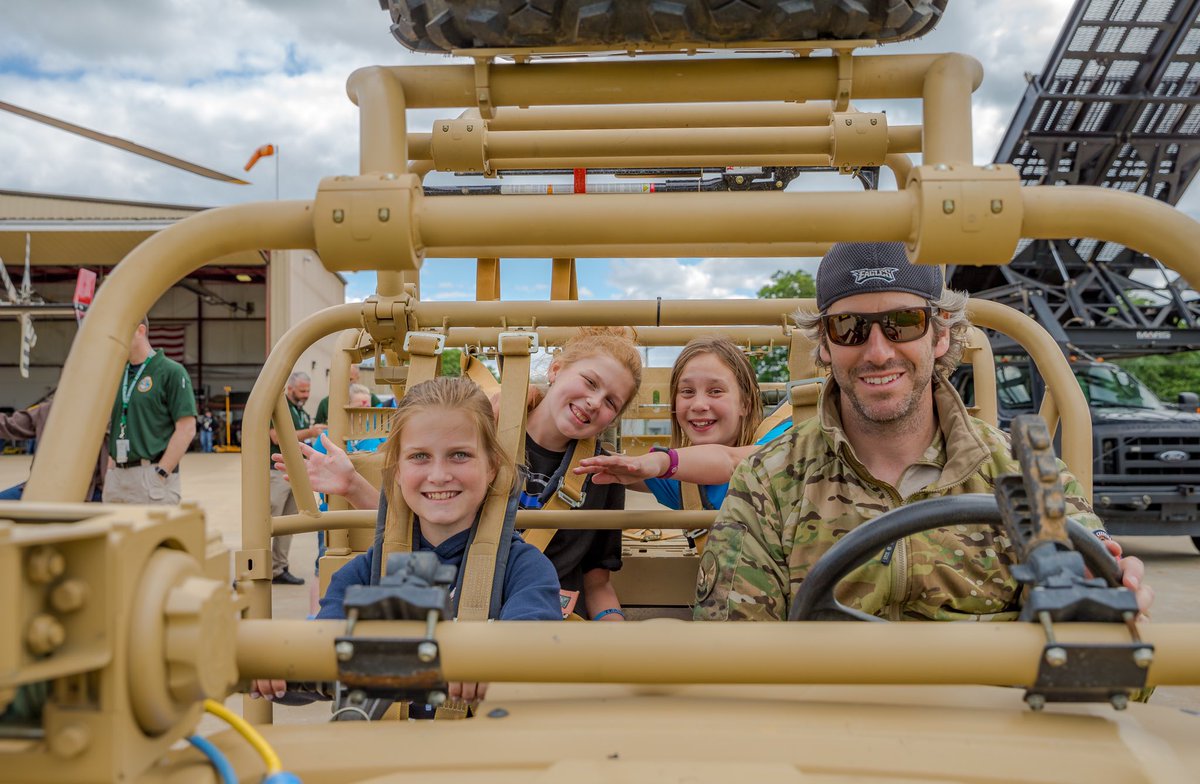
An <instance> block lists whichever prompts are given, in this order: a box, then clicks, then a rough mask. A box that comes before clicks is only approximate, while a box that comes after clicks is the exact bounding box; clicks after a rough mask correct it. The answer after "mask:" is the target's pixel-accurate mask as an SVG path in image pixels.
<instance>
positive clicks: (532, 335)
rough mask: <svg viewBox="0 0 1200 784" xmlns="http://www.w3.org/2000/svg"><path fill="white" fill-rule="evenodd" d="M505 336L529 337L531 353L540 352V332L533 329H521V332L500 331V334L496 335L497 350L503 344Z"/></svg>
mask: <svg viewBox="0 0 1200 784" xmlns="http://www.w3.org/2000/svg"><path fill="white" fill-rule="evenodd" d="M505 338H529V353H530V354H536V353H538V348H539V347H540V343H539V341H538V333H536V332H534V331H533V330H521V331H519V332H511V331H510V332H501V333H499V334H498V335H496V349H497V351H499V350H500V347H501V344H502V343H504V339H505ZM500 353H504V352H503V351H501V352H500Z"/></svg>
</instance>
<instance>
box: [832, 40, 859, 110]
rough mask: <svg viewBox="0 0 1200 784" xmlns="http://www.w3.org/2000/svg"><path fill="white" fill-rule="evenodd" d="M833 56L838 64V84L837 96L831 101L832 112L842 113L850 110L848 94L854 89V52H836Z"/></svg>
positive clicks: (849, 50)
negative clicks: (835, 56)
mask: <svg viewBox="0 0 1200 784" xmlns="http://www.w3.org/2000/svg"><path fill="white" fill-rule="evenodd" d="M835 54H836V55H837V64H838V83H837V95H836V96H834V99H833V110H834V111H835V112H844V111H846V110H847V109H849V108H850V92H851V90H852V89H853V88H854V50H853V49H842V50H837V51H836V52H835Z"/></svg>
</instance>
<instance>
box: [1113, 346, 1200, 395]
mask: <svg viewBox="0 0 1200 784" xmlns="http://www.w3.org/2000/svg"><path fill="white" fill-rule="evenodd" d="M1116 364H1118V365H1120V366H1121V367H1123V368H1125V369H1126V370H1128V371H1129V372H1130V373H1133V375H1135V376H1137V377H1138V378H1140V379H1141V380H1142V382H1143V383H1145V385H1146V386H1148V387H1150V389H1151V390H1152V391H1153V392H1154V394H1156V395H1158V396H1159V397H1160V398H1162V399H1163V401H1164V402H1166V403H1174V402H1175V400H1176V398H1177V397H1178V395H1179V393H1180V392H1200V351H1184V352H1181V353H1178V354H1153V355H1150V356H1145V357H1135V358H1133V359H1121V360H1118V361H1117V363H1116Z"/></svg>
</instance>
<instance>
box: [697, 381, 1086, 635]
mask: <svg viewBox="0 0 1200 784" xmlns="http://www.w3.org/2000/svg"><path fill="white" fill-rule="evenodd" d="M836 393H837V387H836V386H835V385H834V384H833V382H832V381H831V382H830V383H829V384H828V385H827V388H826V389H825V390H824V393H823V396H822V399H821V402H820V406H819V409H818V410H819V412H820V413H819V415H818V416H816V417H813V418H812V419H810V420H809V421H807V422H804V423H802V424H801V425H800V426H798V427H797V428H795V429H794V431H793V432H792V433H791V434H790V435H789V436H784V437H781V438H779V439H776V440H775V441H772V442H771V443H770V444H768V445H767V446H765V447H763V448H762V449H761V450H759V451H758V452H756V453H755V454H754V455H752V456H751V457H750V458H749V459H747V460H746V461H745V462H743V463H742V464H741V465H740V466H738V468H737V470H736V471H735V472H734V474H733V478H732V479H731V480H730V482H729V493H728V495H726V497H725V503H724V505H723V506H722V507H721V511H720V513H719V514H718V516H717V521H716V523H715V525H714V526H713V529H712V533H711V534H710V535H709V538H708V544H707V547H706V548H705V551H704V555H703V556H702V557H701V560H700V574H699V577H698V580H697V586H696V607H695V618H696V620H786V619H787V617H788V609H789V605H790V603H791V599H792V597H793V596H794V595H795V592H796V589H797V588H798V587H799V585H800V583H801V582H803V581H804V577H805V575H806V574H807V573H808V570H809V568H810V567H812V565H813V564H815V563H816V562H817V560H818V559H820V557H821V556H822V555H824V554H825V552H826V551H827V550H829V548H830V547H832V546H833V545H834V543H835V542H837V540H838V539H839V538H841V536H842V535H843V534H845V533H846V532H848V531H851V530H853V529H854V528H856V527H858V526H860V525H862V524H863V523H865V522H867V521H868V520H871V519H873V518H875V517H878V516H879V515H881V514H883V513H884V512H887V511H888V510H890V509H895V508H896V507H898V506H901V505H902V504H908V503H912V502H914V501H919V500H923V499H927V498H938V497H941V496H947V495H956V494H960V493H990V492H992V491H993V486H994V482H995V479H996V477H998V476H1000V475H1002V474H1006V473H1018V472H1019V468H1018V466H1017V463H1016V461H1015V460H1014V459H1013V458H1012V457H1011V455H1010V452H1009V441H1008V436H1007V435H1005V434H1004V433H1003V432H1002V431H1000V430H998V429H996V428H994V427H992V426H990V425H988V424H987V423H985V422H983V421H981V420H979V419H975V418H974V417H971V416H970V415H969V414H968V413H967V410H966V408H965V407H964V406H963V403H962V400H960V399H959V397H958V395H957V394H956V393H955V392H954V390H953V389H951V388H950V386H949V385H948V384H944V383H936V382H935V384H934V404H935V406H936V408H937V412H938V421H939V426H940V432H939V433H938V434H937V436H935V438H934V440H933V443H932V444H931V445H930V447H929V448H928V449H927V450H926V451H925V454H924V455H922V457H921V460H920V462H919V464H918V465H928V466H932V467H933V470H932V471H931V475H937V474H938V469H940V476H938V478H937V479H936V480H934V481H932V482H931V483H929V484H928V485H926V486H925V488H924V489H922V490H919V491H917V492H914V493H911V494H910V495H909V496H908V497H907V498H901V497H900V493H899V491H897V490H896V489H895V488H894V487H892V486H890V485H888V484H885V483H883V482H880V481H878V480H876V479H875V478H873V477H872V476H871V475H870V474H869V473H868V472H867V470H866V468H864V467H863V465H862V463H861V462H860V461H859V460H858V458H857V457H856V456H855V454H854V450H853V449H852V448H851V446H850V443H849V441H847V440H846V436H845V434H844V433H843V432H842V429H841V422H840V419H839V416H838V408H837V406H836V404H835V395H836ZM1060 469H1061V470H1062V471H1063V477H1062V478H1063V484H1064V489H1065V490H1066V494H1067V513H1068V515H1070V516H1071V517H1072V518H1074V519H1075V520H1078V521H1079V522H1080V523H1082V524H1083V525H1085V526H1087V527H1088V528H1092V529H1097V528H1100V527H1101V524H1100V520H1099V519H1098V518H1097V517H1096V516H1095V514H1093V512H1092V508H1091V505H1090V504H1089V503H1088V502H1087V501H1086V500H1084V499H1083V498H1082V497H1081V496H1080V489H1079V483H1078V481H1076V479H1075V477H1074V476H1072V475H1071V474H1070V473H1068V472H1067V471H1066V466H1065V465H1063V464H1062V463H1061V461H1060ZM927 470H928V469H927ZM1012 563H1013V553H1012V550H1011V545H1010V542H1009V541H1008V539H1007V537H1006V536H1004V535H1003V534H1002V533H1000V532H998V531H994V530H993V529H992V528H991V527H990V526H986V525H971V524H970V522H969V521H963V524H962V525H956V526H954V527H953V528H952V529H951V528H944V527H943V528H938V529H935V530H932V531H926V532H924V533H921V534H917V535H915V536H910V537H907V538H905V539H902V540H900V541H899V542H897V543H896V544H895V546H894V547H889V548H887V549H885V550H883V551H882V552H881V553H880V554H879V555H878V556H876V558H875V559H873V560H871V561H870V562H868V563H866V564H864V565H863V566H861V567H859V568H858V569H856V570H854V571H852V572H850V573H849V574H848V575H847V576H846V577H845V578H844V579H843V580H842V582H841V583H840V584H839V585H838V587H837V589H836V591H835V594H836V596H837V599H838V600H839V601H840V602H841V603H842V604H844V605H846V606H848V607H852V608H855V609H859V610H862V611H863V612H866V613H869V614H872V615H877V616H880V617H883V618H888V619H891V620H906V619H913V620H917V619H929V620H937V621H949V620H1011V619H1014V618H1015V617H1016V616H1017V611H1018V603H1019V598H1020V591H1019V586H1018V584H1017V583H1016V581H1015V580H1013V578H1012V575H1011V574H1010V573H1009V566H1010V565H1011V564H1012Z"/></svg>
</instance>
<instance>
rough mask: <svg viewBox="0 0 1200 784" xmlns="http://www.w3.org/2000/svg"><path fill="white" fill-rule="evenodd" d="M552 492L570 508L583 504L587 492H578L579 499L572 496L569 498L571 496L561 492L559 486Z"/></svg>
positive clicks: (576, 507)
mask: <svg viewBox="0 0 1200 784" xmlns="http://www.w3.org/2000/svg"><path fill="white" fill-rule="evenodd" d="M554 494H555V495H557V496H558V497H559V499H560V500H561V501H562V502H563V503H564V504H566V505H567V506H569V507H570V508H572V509H578V508H579V507H581V506H583V502H584V501H586V500H587V493H580V494H579V500H578V501H576V500H575V499H574V498H571V496H569V495H567V493H565V492H563V489H562V488H561V487H560V488H559V489H558V490H556V491H555V492H554Z"/></svg>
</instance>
